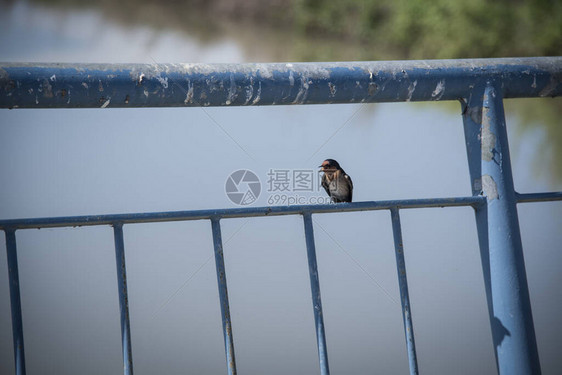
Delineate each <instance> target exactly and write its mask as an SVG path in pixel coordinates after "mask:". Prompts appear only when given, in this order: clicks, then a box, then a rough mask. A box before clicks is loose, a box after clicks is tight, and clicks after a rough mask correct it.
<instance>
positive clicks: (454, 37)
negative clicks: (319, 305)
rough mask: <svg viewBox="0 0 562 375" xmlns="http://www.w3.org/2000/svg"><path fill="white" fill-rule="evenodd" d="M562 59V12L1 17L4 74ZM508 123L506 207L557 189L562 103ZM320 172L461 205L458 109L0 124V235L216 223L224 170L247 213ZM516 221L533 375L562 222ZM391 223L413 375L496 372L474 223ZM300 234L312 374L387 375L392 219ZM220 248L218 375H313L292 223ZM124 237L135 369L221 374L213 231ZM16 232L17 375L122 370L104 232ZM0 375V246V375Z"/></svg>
mask: <svg viewBox="0 0 562 375" xmlns="http://www.w3.org/2000/svg"><path fill="white" fill-rule="evenodd" d="M560 54H562V2H560V1H517V2H508V1H497V2H493V3H490V2H488V1H485V0H474V1H471V2H465V1H446V0H439V1H434V2H422V1H418V0H410V1H407V0H398V1H391V0H380V1H370V0H364V1H351V0H342V1H338V2H328V1H304V0H275V1H270V2H263V1H257V0H237V1H227V0H208V1H201V0H194V1H172V0H168V1H162V0H161V1H149V0H140V1H133V0H122V1H119V2H114V1H105V0H104V1H98V2H92V3H85V2H81V1H72V0H66V1H3V2H1V1H0V61H5V62H100V63H118V62H119V63H166V62H229V63H242V62H285V61H351V60H391V59H393V60H400V59H429V58H473V57H508V56H543V55H560ZM505 110H506V120H507V125H508V133H509V141H510V151H511V157H512V164H513V174H514V180H515V187H516V189H517V191H519V192H521V193H525V192H542V191H560V190H562V163H561V160H562V127H561V126H560V118H562V100H561V99H560V98H556V99H551V98H544V99H529V100H519V99H518V100H506V101H505ZM325 158H334V159H336V160H338V161H339V162H340V164H342V166H343V167H344V169H345V170H346V172H347V173H349V174H350V175H351V177H352V178H353V181H354V184H355V191H354V200H355V201H364V200H385V199H403V198H429V197H450V196H466V195H470V185H469V176H468V166H467V161H466V152H465V145H464V135H463V128H462V119H461V116H460V105H459V104H458V103H456V102H440V103H426V104H419V103H393V104H376V105H375V104H353V105H351V104H350V105H311V106H278V107H275V106H273V107H252V108H159V109H104V110H99V109H95V110H92V109H86V110H54V109H52V110H0V176H2V178H1V180H0V182H1V183H0V219H13V218H24V217H44V216H69V215H87V214H106V213H125V212H149V211H175V210H190V209H204V208H225V207H236V206H235V205H234V204H233V203H232V202H231V201H230V200H229V199H228V197H227V196H226V194H225V182H226V180H227V178H228V176H229V175H230V174H231V173H232V172H233V171H235V170H239V169H249V170H252V171H253V172H254V173H255V174H256V175H257V176H258V177H259V178H260V180H261V182H262V193H261V194H260V197H259V198H258V200H257V201H256V202H255V203H253V205H254V206H266V205H268V198H269V197H270V196H271V194H270V193H269V192H268V191H267V189H266V188H267V179H268V172H269V171H270V170H271V169H278V170H293V169H305V170H310V169H313V170H315V167H316V166H318V165H319V164H320V163H321V162H322V160H324V159H325ZM321 194H322V192H317V191H315V192H313V193H310V195H309V196H317V195H321ZM518 211H519V219H520V226H521V232H522V240H523V249H524V254H525V262H526V268H527V275H528V280H529V289H530V295H531V302H532V305H533V317H534V321H535V329H536V335H537V341H538V347H539V355H540V361H541V365H542V369H543V373H544V374H558V373H560V369H561V368H562V358H561V357H560V356H559V348H560V347H561V346H562V325H560V323H559V315H560V313H559V311H560V309H561V307H562V296H561V294H560V292H559V285H560V284H561V283H562V274H561V273H560V272H559V268H560V266H561V265H562V252H561V251H560V250H561V249H560V243H562V234H561V231H560V227H561V223H562V203H560V202H553V203H533V204H530V203H529V204H521V205H519V206H518ZM401 217H402V230H403V236H404V246H405V257H406V265H407V269H408V281H409V286H410V297H411V303H412V316H413V322H414V330H415V333H416V344H417V349H418V362H419V367H420V372H421V373H431V374H441V373H455V374H474V373H480V374H495V373H496V369H495V363H494V357H493V346H492V339H491V333H490V329H489V321H488V314H487V308H486V299H485V293H484V285H483V279H482V271H481V266H480V257H479V249H478V243H477V236H476V229H475V222H474V215H473V212H472V209H470V208H447V209H419V210H405V211H401ZM313 218H314V225H315V238H316V241H317V244H316V246H317V256H318V264H319V276H320V284H321V290H322V301H323V304H324V315H325V323H326V334H327V340H328V353H329V359H330V367H331V370H332V373H334V374H365V373H372V372H376V373H385V374H402V373H407V371H408V370H407V368H408V362H407V357H406V348H405V342H404V334H403V326H402V318H401V313H400V303H399V293H398V283H397V276H396V268H395V259H394V247H393V241H392V232H391V225H390V214H389V213H388V212H386V211H380V212H379V211H376V212H368V213H346V214H329V215H314V216H313ZM222 229H223V242H224V248H225V262H226V271H227V278H228V286H229V296H230V303H231V313H232V322H233V333H234V341H235V347H236V359H237V364H238V370H239V373H241V374H262V373H267V374H284V373H294V374H310V373H316V372H317V371H318V364H317V362H318V361H317V349H316V344H315V332H314V324H313V314H312V305H311V300H310V286H309V281H308V270H307V261H306V250H305V244H304V231H303V225H302V219H301V217H299V216H287V217H276V218H255V219H232V220H223V221H222ZM124 233H125V252H126V259H127V273H128V282H129V301H130V312H131V332H132V348H133V359H134V369H135V372H136V373H137V374H152V373H159V372H166V373H168V374H180V373H182V374H183V373H197V374H215V373H223V372H224V371H225V359H224V344H223V338H222V330H221V318H220V309H219V304H218V290H217V286H216V275H215V267H214V259H213V249H212V237H211V230H210V223H209V222H207V221H201V222H178V223H160V224H142V225H126V226H125V227H124ZM16 234H17V239H18V261H19V267H20V287H21V295H22V310H23V327H24V335H25V343H26V359H27V370H28V373H29V374H73V373H82V374H108V373H120V372H121V371H122V364H121V342H120V328H119V306H118V296H117V288H116V272H115V259H114V258H115V257H114V248H113V234H112V229H111V228H110V227H89V228H69V229H42V230H21V231H18V232H17V233H16ZM280 359H281V360H280ZM11 373H14V362H13V350H12V335H11V319H10V302H9V291H8V275H7V266H6V251H5V244H4V241H0V374H11Z"/></svg>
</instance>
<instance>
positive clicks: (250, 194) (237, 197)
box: [224, 169, 261, 206]
mask: <svg viewBox="0 0 562 375" xmlns="http://www.w3.org/2000/svg"><path fill="white" fill-rule="evenodd" d="M224 190H225V191H226V195H227V196H228V199H230V201H231V202H232V203H234V204H237V205H240V206H247V205H249V204H252V203H254V202H255V201H256V200H257V199H258V197H259V196H260V192H261V182H260V179H259V178H258V176H256V174H255V173H254V172H252V171H250V170H247V169H240V170H238V171H236V172H232V173H231V174H230V176H228V178H227V179H226V184H225V186H224Z"/></svg>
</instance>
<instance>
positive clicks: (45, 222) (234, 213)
mask: <svg viewBox="0 0 562 375" xmlns="http://www.w3.org/2000/svg"><path fill="white" fill-rule="evenodd" d="M555 200H562V192H552V193H532V194H517V201H518V202H520V203H525V202H543V201H555ZM485 202H486V197H484V196H482V195H477V196H471V197H451V198H424V199H401V200H386V201H365V202H353V203H338V204H316V205H294V206H266V207H240V208H223V209H208V210H189V211H168V212H145V213H127V214H107V215H86V216H66V217H46V218H29V219H9V220H0V230H16V229H33V228H55V227H72V226H91V225H112V224H115V223H121V224H134V223H150V222H165V221H188V220H205V219H233V218H240V217H259V216H281V215H298V214H305V213H307V214H321V213H332V212H361V211H376V210H390V209H393V208H396V209H410V208H431V207H462V206H471V207H474V208H477V207H479V206H481V205H483V204H484V203H485Z"/></svg>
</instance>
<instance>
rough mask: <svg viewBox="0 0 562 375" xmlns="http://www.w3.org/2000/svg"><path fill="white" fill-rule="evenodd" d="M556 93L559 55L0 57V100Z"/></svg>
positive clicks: (61, 102)
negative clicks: (224, 60) (179, 59)
mask: <svg viewBox="0 0 562 375" xmlns="http://www.w3.org/2000/svg"><path fill="white" fill-rule="evenodd" d="M489 81H494V82H495V83H497V84H498V87H501V90H502V97H503V98H523V97H525V98H527V97H548V96H551V97H555V96H560V95H562V57H529V58H499V59H465V60H411V61H376V62H333V63H267V64H266V63H263V64H70V63H0V108H100V107H101V108H106V107H109V108H117V107H121V108H133V107H198V106H246V105H280V104H322V103H325V104H328V103H374V102H399V101H436V100H458V99H461V98H462V99H465V100H466V99H467V96H468V95H470V93H471V92H472V91H473V89H474V88H476V89H478V88H479V87H483V86H484V85H485V84H486V83H487V82H489Z"/></svg>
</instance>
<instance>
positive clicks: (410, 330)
mask: <svg viewBox="0 0 562 375" xmlns="http://www.w3.org/2000/svg"><path fill="white" fill-rule="evenodd" d="M390 214H391V218H392V233H393V235H394V250H395V253H396V268H397V271H398V286H399V288H400V302H401V304H402V319H403V320H404V334H405V336H406V346H407V351H408V363H409V366H410V374H411V375H417V374H418V359H417V355H416V342H415V340H414V325H413V323H412V312H411V310H410V296H409V293H408V279H407V276H406V261H405V259H404V244H403V242H402V228H401V225H400V214H399V212H398V208H396V207H394V208H391V209H390Z"/></svg>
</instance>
